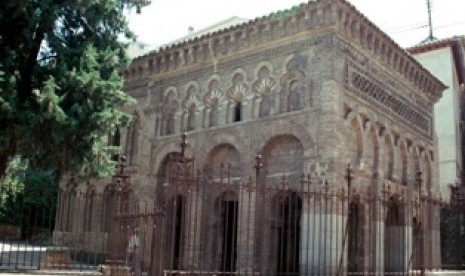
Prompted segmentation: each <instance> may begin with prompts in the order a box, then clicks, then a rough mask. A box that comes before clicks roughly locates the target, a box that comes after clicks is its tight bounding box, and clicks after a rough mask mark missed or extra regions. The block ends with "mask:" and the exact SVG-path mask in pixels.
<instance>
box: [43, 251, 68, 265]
mask: <svg viewBox="0 0 465 276" xmlns="http://www.w3.org/2000/svg"><path fill="white" fill-rule="evenodd" d="M70 265H71V255H70V252H69V249H68V248H67V247H49V248H47V250H46V251H45V257H44V259H43V260H42V263H41V269H68V268H69V267H70Z"/></svg>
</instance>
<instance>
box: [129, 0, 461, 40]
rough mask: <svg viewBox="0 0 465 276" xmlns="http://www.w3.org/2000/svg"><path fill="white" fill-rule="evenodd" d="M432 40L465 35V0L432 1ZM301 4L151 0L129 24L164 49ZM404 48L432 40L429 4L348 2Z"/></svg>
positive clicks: (287, 0) (417, 0) (295, 0)
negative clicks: (195, 33) (226, 23)
mask: <svg viewBox="0 0 465 276" xmlns="http://www.w3.org/2000/svg"><path fill="white" fill-rule="evenodd" d="M431 1H432V14H433V27H434V36H435V37H437V38H447V37H451V36H454V35H465V0H431ZM302 2H303V1H299V0H266V1H264V0H229V1H227V0H152V4H151V5H150V6H149V7H146V8H144V9H142V13H141V14H136V13H134V12H133V13H131V14H130V15H129V23H130V27H131V28H132V30H133V31H134V32H135V33H136V35H137V36H138V39H139V40H140V41H142V42H145V43H148V44H151V45H161V44H165V43H168V42H170V41H173V40H175V39H177V38H179V37H182V36H184V35H186V34H187V30H188V27H189V26H193V27H194V28H195V30H200V29H202V28H204V27H207V26H210V25H212V24H215V23H216V22H219V21H221V20H223V19H226V18H229V17H231V16H239V17H244V18H249V19H253V18H255V17H258V16H262V15H266V14H269V13H271V12H274V11H277V10H282V9H287V8H290V7H292V6H294V5H297V4H300V3H302ZM349 2H350V3H352V4H353V5H354V6H355V7H356V8H357V9H358V10H359V11H361V12H362V13H363V14H365V15H366V16H367V17H368V19H370V20H371V21H373V22H374V23H375V24H376V25H377V26H378V27H380V28H381V29H382V30H383V31H385V32H386V33H387V34H388V35H390V36H391V37H392V38H393V39H394V40H395V41H396V42H397V43H399V44H400V45H401V46H403V47H408V46H413V45H415V44H417V43H419V42H420V41H422V40H423V39H425V38H426V37H427V36H428V28H427V27H426V26H427V23H428V14H427V8H426V0H349Z"/></svg>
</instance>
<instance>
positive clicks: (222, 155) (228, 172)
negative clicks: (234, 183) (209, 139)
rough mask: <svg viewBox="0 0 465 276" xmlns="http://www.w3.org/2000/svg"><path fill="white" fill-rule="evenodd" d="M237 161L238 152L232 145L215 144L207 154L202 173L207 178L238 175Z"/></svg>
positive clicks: (238, 165) (238, 158)
mask: <svg viewBox="0 0 465 276" xmlns="http://www.w3.org/2000/svg"><path fill="white" fill-rule="evenodd" d="M239 162H240V157H239V152H238V151H237V149H236V148H235V147H234V146H233V145H231V144H220V145H217V146H215V147H214V148H213V149H212V150H210V152H209V153H208V155H207V158H206V162H205V165H204V175H205V177H206V178H207V179H215V180H218V179H219V178H221V177H223V178H226V177H240V163H239Z"/></svg>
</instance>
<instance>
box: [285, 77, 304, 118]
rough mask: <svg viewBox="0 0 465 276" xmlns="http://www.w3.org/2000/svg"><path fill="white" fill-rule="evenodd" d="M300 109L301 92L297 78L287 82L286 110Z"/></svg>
mask: <svg viewBox="0 0 465 276" xmlns="http://www.w3.org/2000/svg"><path fill="white" fill-rule="evenodd" d="M300 109H301V92H300V84H299V82H298V81H297V80H293V81H291V82H290V84H289V95H288V108H287V110H288V111H295V110H300Z"/></svg>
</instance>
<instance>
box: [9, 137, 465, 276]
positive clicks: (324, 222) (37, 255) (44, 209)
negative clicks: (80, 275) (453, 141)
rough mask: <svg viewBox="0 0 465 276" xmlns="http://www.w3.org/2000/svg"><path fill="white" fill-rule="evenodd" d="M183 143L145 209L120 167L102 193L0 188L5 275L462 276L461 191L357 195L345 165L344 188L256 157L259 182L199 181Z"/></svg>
mask: <svg viewBox="0 0 465 276" xmlns="http://www.w3.org/2000/svg"><path fill="white" fill-rule="evenodd" d="M184 138H185V137H184ZM181 145H182V149H181V152H180V153H179V154H173V155H172V156H171V158H170V160H169V162H168V165H167V170H168V172H167V173H166V177H165V179H164V181H163V182H162V183H159V187H158V188H157V191H156V194H154V195H153V197H152V198H153V199H151V200H149V201H140V200H139V199H138V198H136V196H135V193H134V192H133V187H132V186H131V184H130V182H131V181H130V177H129V174H127V173H126V172H125V170H124V166H123V164H122V165H121V166H120V168H119V170H118V172H117V174H116V175H115V176H114V177H113V179H112V181H111V182H110V183H109V184H108V185H106V186H105V188H104V189H101V190H99V189H98V187H95V186H94V185H92V184H87V185H83V186H82V185H81V187H79V186H78V185H77V183H76V181H70V182H69V183H68V184H67V185H66V186H65V187H62V188H61V189H60V190H59V191H58V192H57V191H56V190H47V189H44V188H41V189H40V190H31V189H25V190H23V191H22V192H21V193H18V191H15V189H16V188H15V187H11V186H8V185H5V184H2V186H1V187H0V194H1V197H0V219H1V220H0V239H1V244H0V269H12V268H13V269H41V268H54V269H78V270H96V269H98V267H99V265H102V264H107V265H110V266H111V267H113V268H115V267H116V268H118V267H119V268H120V269H121V270H123V271H126V273H128V274H120V275H129V272H128V271H129V270H132V271H133V275H139V276H140V275H153V276H155V275H280V276H284V275H288V276H291V275H423V274H424V273H425V271H431V270H438V269H454V270H461V269H464V267H463V266H464V263H465V250H464V248H465V243H464V242H465V219H464V210H465V208H463V206H464V205H463V202H464V198H465V197H464V196H463V195H464V194H463V192H461V191H462V189H459V188H457V189H458V190H456V191H455V192H454V193H453V195H454V196H453V198H452V201H451V203H448V204H445V203H444V202H441V201H440V200H438V199H437V198H435V197H434V196H433V195H432V193H431V191H429V190H427V189H422V187H421V185H417V187H416V188H415V189H411V190H410V192H409V190H407V189H400V190H399V189H397V190H396V189H394V188H393V185H395V184H392V183H384V184H382V185H381V187H379V188H378V189H375V188H373V189H368V190H363V191H361V190H357V189H355V188H354V187H352V186H353V185H352V182H353V178H354V174H353V172H352V169H351V168H350V167H348V168H347V171H346V172H344V174H345V179H346V183H344V185H339V186H336V185H332V184H331V183H328V181H326V180H325V179H323V178H319V177H314V176H312V175H300V174H298V173H296V172H290V173H288V174H286V175H279V176H278V175H269V174H267V173H266V170H264V169H263V165H262V163H263V160H262V158H261V156H260V155H258V156H257V159H256V164H255V168H256V175H255V177H254V178H249V179H247V180H244V179H240V178H238V177H233V176H232V174H231V173H230V166H228V165H227V164H219V166H220V169H219V170H217V172H218V174H217V175H211V174H210V175H208V176H206V175H203V174H202V173H201V172H200V171H198V170H196V169H195V167H194V159H193V158H192V157H186V156H185V146H186V141H185V139H184V140H183V142H182V143H181ZM355 177H356V176H355ZM417 181H418V184H421V174H418V179H417ZM399 191H400V192H399ZM408 193H410V194H408ZM13 194H14V195H13ZM25 194H28V195H32V194H34V197H33V198H40V200H35V201H31V200H30V199H29V198H30V197H25V196H24V195H25ZM438 248H440V250H438ZM128 267H130V268H129V269H128ZM113 271H116V270H113Z"/></svg>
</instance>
